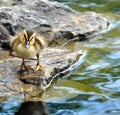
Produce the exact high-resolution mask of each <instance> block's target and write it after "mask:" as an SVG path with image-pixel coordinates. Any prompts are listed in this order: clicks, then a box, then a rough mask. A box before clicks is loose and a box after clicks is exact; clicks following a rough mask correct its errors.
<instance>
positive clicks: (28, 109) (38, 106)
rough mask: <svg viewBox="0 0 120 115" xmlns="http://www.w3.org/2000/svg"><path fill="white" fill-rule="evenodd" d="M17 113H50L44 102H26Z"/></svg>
mask: <svg viewBox="0 0 120 115" xmlns="http://www.w3.org/2000/svg"><path fill="white" fill-rule="evenodd" d="M15 115H48V110H47V107H46V105H45V103H43V102H33V101H30V102H24V103H22V105H21V107H20V109H19V110H18V112H16V113H15Z"/></svg>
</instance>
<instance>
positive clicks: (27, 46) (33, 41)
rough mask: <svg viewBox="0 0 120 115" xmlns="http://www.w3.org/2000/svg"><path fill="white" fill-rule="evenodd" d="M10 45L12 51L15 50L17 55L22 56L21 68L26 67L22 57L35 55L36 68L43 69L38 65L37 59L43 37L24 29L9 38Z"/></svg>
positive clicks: (28, 57)
mask: <svg viewBox="0 0 120 115" xmlns="http://www.w3.org/2000/svg"><path fill="white" fill-rule="evenodd" d="M10 46H11V49H12V51H15V52H16V53H17V55H18V56H20V57H21V58H22V64H21V69H25V68H27V66H26V65H25V62H24V59H30V58H32V57H34V56H36V57H37V65H36V70H43V67H42V65H40V61H39V57H40V53H39V52H40V50H41V49H42V48H44V46H45V41H44V40H43V37H41V36H39V35H37V33H35V32H32V31H28V30H26V29H24V30H23V31H22V32H20V33H19V34H18V35H16V36H14V37H13V38H12V39H11V41H10Z"/></svg>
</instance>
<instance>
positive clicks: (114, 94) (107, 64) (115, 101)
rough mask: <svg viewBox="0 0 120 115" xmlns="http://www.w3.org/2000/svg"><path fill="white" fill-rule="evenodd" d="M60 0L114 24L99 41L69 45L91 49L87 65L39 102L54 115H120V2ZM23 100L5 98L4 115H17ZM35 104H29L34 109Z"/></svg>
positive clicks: (0, 109) (76, 48)
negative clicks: (101, 16)
mask: <svg viewBox="0 0 120 115" xmlns="http://www.w3.org/2000/svg"><path fill="white" fill-rule="evenodd" d="M51 1H53V0H51ZM57 1H59V2H61V3H63V4H66V5H69V6H71V7H72V8H74V9H76V10H78V11H95V12H97V13H100V14H101V15H103V16H104V17H106V18H107V19H108V20H109V22H110V23H111V25H110V28H109V31H108V32H107V33H105V34H103V35H100V36H97V37H96V39H95V40H91V41H89V42H72V43H69V44H68V45H67V46H66V48H67V47H69V48H70V46H72V47H71V48H72V49H74V50H80V49H85V50H87V53H86V55H85V56H84V59H83V63H82V64H81V65H80V66H79V67H77V68H76V69H75V70H74V71H72V72H71V74H69V75H68V76H65V77H64V78H63V79H59V80H58V82H57V83H56V84H55V85H54V86H53V87H52V88H50V89H49V90H47V91H45V92H44V93H43V95H42V96H39V97H37V98H36V99H35V100H45V101H46V103H44V104H45V106H42V108H47V109H48V111H49V113H50V115H119V114H120V2H119V0H114V1H113V0H57ZM73 46H74V47H73ZM4 98H5V97H4ZM21 98H22V96H21V97H12V98H10V99H6V98H5V99H3V100H2V101H1V104H0V111H1V113H0V115H13V114H14V113H15V112H16V111H18V110H19V109H20V105H21ZM4 100H6V101H4ZM25 100H27V99H25ZM14 101H15V102H14ZM13 102H14V103H13ZM36 103H37V104H36ZM41 103H43V102H40V103H38V102H34V104H35V105H34V106H36V108H37V107H41ZM32 105H33V104H32ZM32 105H30V104H29V106H30V107H31V106H32ZM36 111H37V110H36ZM24 113H25V112H24ZM26 115H27V114H26ZM36 115H37V114H36Z"/></svg>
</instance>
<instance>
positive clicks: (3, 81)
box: [0, 48, 85, 96]
mask: <svg viewBox="0 0 120 115" xmlns="http://www.w3.org/2000/svg"><path fill="white" fill-rule="evenodd" d="M6 52H7V51H6ZM84 53H85V52H84V51H82V50H81V51H76V52H72V51H68V50H61V49H54V48H53V49H52V48H45V49H44V50H43V51H42V52H41V56H42V57H41V58H40V62H41V64H42V65H43V66H44V71H34V70H31V69H30V70H29V69H28V70H25V71H22V72H19V70H18V67H19V66H20V65H21V62H22V60H21V59H20V58H17V57H11V56H6V55H7V53H6V54H5V56H4V55H3V57H4V58H2V59H1V60H0V95H6V94H14V93H23V92H24V93H28V94H30V95H32V96H33V95H37V94H39V93H40V92H42V91H43V90H44V89H46V88H47V87H49V86H50V84H51V83H52V82H53V80H55V79H58V78H59V77H63V76H64V75H66V74H68V73H69V72H70V71H71V70H73V69H74V68H75V67H76V65H74V64H75V63H76V64H77V63H79V62H80V61H81V56H82V55H83V54H84ZM0 54H1V52H0ZM26 63H27V65H29V66H30V67H32V65H36V60H35V59H31V60H27V61H26ZM72 65H73V66H72Z"/></svg>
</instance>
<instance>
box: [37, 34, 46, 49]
mask: <svg viewBox="0 0 120 115" xmlns="http://www.w3.org/2000/svg"><path fill="white" fill-rule="evenodd" d="M36 42H37V43H38V45H39V46H40V47H41V48H44V47H45V45H46V44H45V41H44V40H43V37H42V36H38V37H37V38H36Z"/></svg>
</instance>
